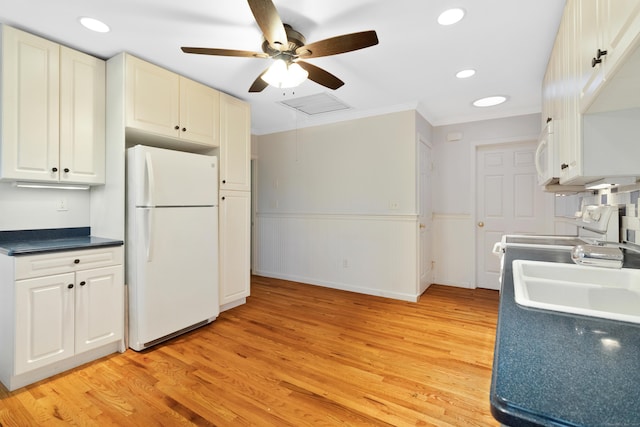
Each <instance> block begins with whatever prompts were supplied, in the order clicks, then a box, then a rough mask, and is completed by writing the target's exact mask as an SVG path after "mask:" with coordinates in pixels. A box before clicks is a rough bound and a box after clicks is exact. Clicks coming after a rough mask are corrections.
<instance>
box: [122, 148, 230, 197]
mask: <svg viewBox="0 0 640 427" xmlns="http://www.w3.org/2000/svg"><path fill="white" fill-rule="evenodd" d="M127 161H128V163H127V172H128V178H127V185H128V191H129V192H130V196H129V197H130V199H129V200H130V203H133V205H134V206H214V205H217V204H218V159H217V157H215V156H205V155H202V154H194V153H185V152H182V151H175V150H167V149H163V148H156V147H147V146H143V145H136V146H135V147H133V148H130V149H129V150H127Z"/></svg>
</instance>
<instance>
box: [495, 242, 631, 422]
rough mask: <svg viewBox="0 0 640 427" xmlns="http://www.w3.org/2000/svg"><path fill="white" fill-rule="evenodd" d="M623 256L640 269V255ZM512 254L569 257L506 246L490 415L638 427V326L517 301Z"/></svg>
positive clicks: (501, 418) (546, 258) (517, 256)
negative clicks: (529, 306) (550, 309)
mask: <svg viewBox="0 0 640 427" xmlns="http://www.w3.org/2000/svg"><path fill="white" fill-rule="evenodd" d="M625 258H626V261H625V265H624V266H625V267H630V268H640V257H638V256H637V255H635V254H625ZM515 259H529V260H537V261H551V262H565V263H570V262H571V257H570V253H569V251H566V250H559V249H556V250H554V249H531V248H514V247H510V248H508V249H507V251H506V253H505V259H504V273H503V278H502V291H501V295H500V311H499V318H498V328H497V332H496V347H495V354H494V361H493V376H492V380H491V396H490V398H491V412H492V414H493V416H494V417H495V418H496V419H497V420H498V421H500V422H501V423H503V424H506V425H508V426H512V427H530V426H554V427H557V426H572V427H576V426H594V427H595V426H598V427H604V426H626V427H630V426H640V325H636V324H633V323H625V322H618V321H613V320H607V319H599V318H595V317H587V316H580V315H573V314H565V313H560V312H553V311H547V310H539V309H533V308H528V307H523V306H520V305H518V304H516V302H515V299H514V289H513V274H512V268H511V263H512V261H513V260H515Z"/></svg>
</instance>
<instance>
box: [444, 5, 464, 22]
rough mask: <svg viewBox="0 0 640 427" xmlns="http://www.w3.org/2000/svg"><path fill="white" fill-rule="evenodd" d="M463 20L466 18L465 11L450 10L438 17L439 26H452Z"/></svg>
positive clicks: (458, 9)
mask: <svg viewBox="0 0 640 427" xmlns="http://www.w3.org/2000/svg"><path fill="white" fill-rule="evenodd" d="M462 18H464V9H460V8H455V9H448V10H445V11H444V12H442V13H441V14H440V16H438V24H440V25H451V24H455V23H456V22H459V21H460V20H461V19H462Z"/></svg>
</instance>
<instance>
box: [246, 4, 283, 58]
mask: <svg viewBox="0 0 640 427" xmlns="http://www.w3.org/2000/svg"><path fill="white" fill-rule="evenodd" d="M247 1H248V2H249V7H250V8H251V12H252V13H253V17H254V18H255V20H256V22H257V23H258V26H259V27H260V30H262V34H264V38H265V40H267V41H268V42H269V45H271V47H272V48H274V49H277V50H284V49H287V48H288V46H289V41H288V39H287V32H286V31H285V29H284V25H283V24H282V20H281V19H280V15H278V10H277V9H276V7H275V6H274V5H273V2H272V1H271V0H247Z"/></svg>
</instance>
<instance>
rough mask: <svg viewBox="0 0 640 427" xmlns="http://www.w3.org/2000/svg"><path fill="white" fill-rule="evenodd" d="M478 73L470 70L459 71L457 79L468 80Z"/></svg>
mask: <svg viewBox="0 0 640 427" xmlns="http://www.w3.org/2000/svg"><path fill="white" fill-rule="evenodd" d="M475 73H476V70H473V69H471V68H470V69H468V70H462V71H458V72H457V73H456V77H457V78H459V79H467V78H469V77H471V76H473V75H474V74H475Z"/></svg>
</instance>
